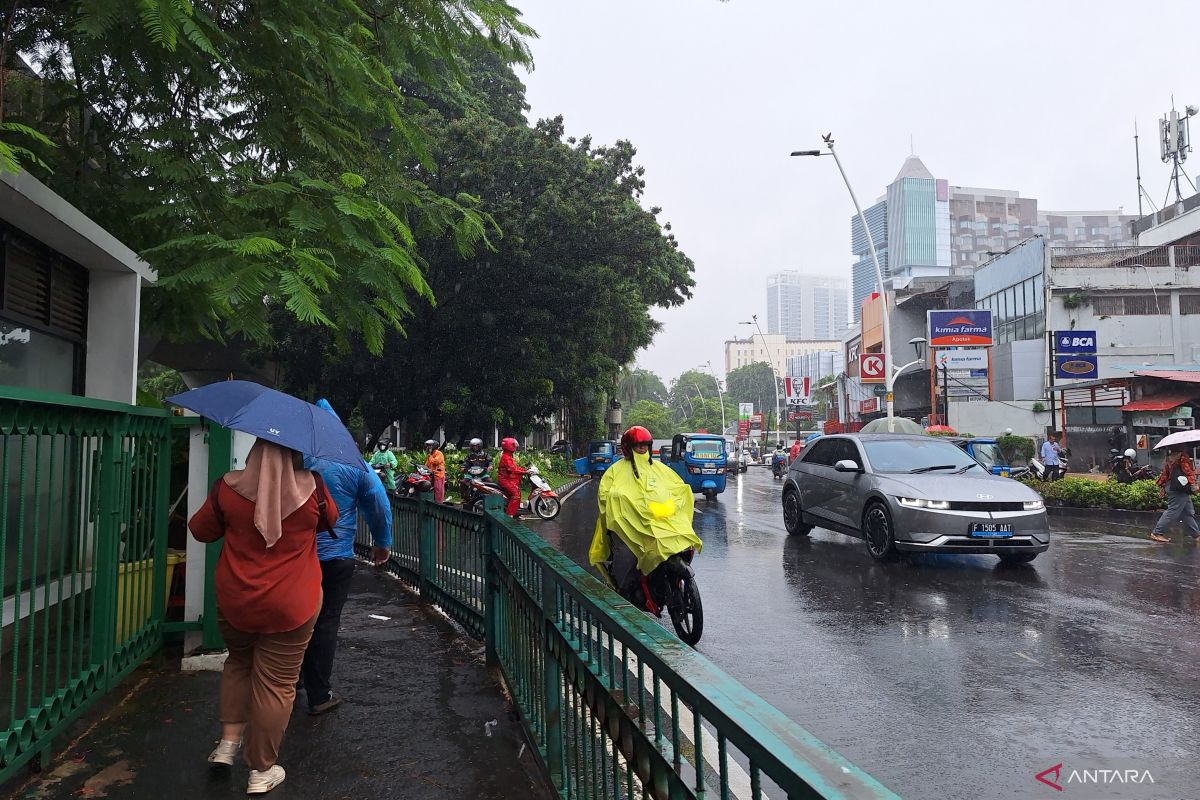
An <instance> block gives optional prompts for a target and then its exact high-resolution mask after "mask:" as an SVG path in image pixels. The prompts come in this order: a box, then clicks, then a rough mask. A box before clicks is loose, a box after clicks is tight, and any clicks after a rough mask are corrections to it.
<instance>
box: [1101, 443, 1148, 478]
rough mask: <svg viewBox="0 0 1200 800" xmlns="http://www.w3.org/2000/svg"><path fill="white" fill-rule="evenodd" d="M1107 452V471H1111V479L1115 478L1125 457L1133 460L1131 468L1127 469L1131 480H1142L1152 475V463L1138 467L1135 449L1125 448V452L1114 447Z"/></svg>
mask: <svg viewBox="0 0 1200 800" xmlns="http://www.w3.org/2000/svg"><path fill="white" fill-rule="evenodd" d="M1108 454H1109V462H1108V471H1109V472H1110V473H1111V475H1110V477H1111V479H1113V480H1116V479H1117V471H1118V470H1119V469H1120V468H1122V467H1123V466H1124V462H1125V458H1126V457H1129V458H1131V459H1133V460H1134V461H1133V464H1132V468H1131V469H1130V470H1129V479H1130V480H1131V481H1144V480H1147V479H1150V478H1153V477H1154V474H1155V469H1154V465H1152V464H1143V465H1142V466H1140V467H1139V466H1138V465H1137V460H1136V459H1137V452H1136V451H1135V450H1126V451H1125V452H1121V451H1120V450H1118V449H1116V448H1115V447H1114V448H1112V449H1111V450H1109V451H1108Z"/></svg>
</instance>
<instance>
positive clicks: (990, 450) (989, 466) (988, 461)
mask: <svg viewBox="0 0 1200 800" xmlns="http://www.w3.org/2000/svg"><path fill="white" fill-rule="evenodd" d="M952 441H953V442H954V443H955V444H956V445H958V446H959V447H961V448H962V449H963V450H966V451H967V455H969V456H971V458H973V459H975V460H976V461H978V462H979V463H980V464H981V465H982V466H983V468H984V469H986V470H987V471H988V472H990V473H992V474H993V475H999V476H1000V477H1001V478H1007V477H1008V476H1009V475H1011V474H1012V466H1011V465H1010V464H1009V463H1008V459H1007V458H1005V457H1004V453H1003V452H1001V451H1000V444H999V443H998V442H997V441H996V440H995V439H985V438H982V437H980V438H976V439H953V440H952Z"/></svg>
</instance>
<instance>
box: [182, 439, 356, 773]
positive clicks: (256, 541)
mask: <svg viewBox="0 0 1200 800" xmlns="http://www.w3.org/2000/svg"><path fill="white" fill-rule="evenodd" d="M337 519H338V507H337V504H336V503H335V502H334V500H333V498H332V497H330V495H329V492H328V490H327V489H326V488H325V485H324V482H323V481H322V480H320V479H319V478H318V477H317V476H316V475H315V474H314V473H312V472H309V471H308V470H306V469H303V461H302V457H301V455H300V454H299V453H298V452H296V451H295V450H290V449H288V448H286V447H281V446H279V445H277V444H273V443H271V442H269V441H265V440H263V439H259V440H258V441H256V442H255V443H254V446H253V447H252V448H250V455H249V456H248V458H247V459H246V468H245V469H241V470H233V471H231V472H228V473H226V474H225V475H224V476H223V477H222V478H220V479H219V480H218V481H217V482H216V483H214V484H213V487H212V491H210V492H209V495H208V498H207V499H206V500H205V502H204V504H203V505H202V506H201V507H200V510H199V511H197V512H196V513H195V514H194V515H193V516H192V518H191V519H190V520H189V521H188V527H189V528H190V529H191V531H192V535H193V536H195V537H196V539H197V540H199V541H201V542H215V541H217V540H218V539H222V538H223V539H224V540H225V542H224V547H222V548H221V555H220V558H219V559H218V560H217V568H216V590H217V625H218V627H219V628H220V631H221V634H222V636H224V637H225V644H226V646H227V647H228V649H229V655H228V657H227V658H226V660H225V668H224V670H223V672H222V673H221V700H220V719H221V739H220V741H219V742H218V743H217V746H216V749H214V750H213V751H212V753H210V754H209V756H208V761H209V763H210V764H213V765H225V766H232V765H233V761H234V757H235V756H236V755H237V752H238V750H239V749H241V750H242V758H243V759H244V760H245V762H246V765H247V766H249V767H250V779H249V781H248V783H247V785H246V793H247V794H265V793H266V792H269V791H271V790H272V789H274V788H275V787H276V786H278V785H279V784H281V783H283V780H284V778H285V776H286V773H285V772H284V769H283V767H282V766H280V765H279V764H278V759H279V746H280V743H281V742H282V741H283V734H284V731H285V730H287V724H288V719H289V718H290V717H291V713H292V702H293V700H294V699H295V696H296V678H297V676H298V675H299V674H300V664H301V662H302V661H303V660H304V650H305V648H306V647H307V646H308V641H309V638H310V637H311V636H312V632H313V626H314V625H315V624H316V621H317V612H318V610H319V608H320V605H321V567H320V565H319V563H318V561H317V531H318V530H329V529H330V528H331V527H332V525H333V523H334V522H336V521H337Z"/></svg>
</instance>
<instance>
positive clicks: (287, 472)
mask: <svg viewBox="0 0 1200 800" xmlns="http://www.w3.org/2000/svg"><path fill="white" fill-rule="evenodd" d="M225 483H226V484H227V485H228V486H229V488H230V489H233V490H234V491H235V492H237V493H238V494H240V495H241V496H242V497H244V498H246V499H247V500H249V501H250V502H251V503H254V527H255V528H258V532H259V533H261V534H262V537H263V539H264V540H265V541H266V543H267V547H273V546H274V545H275V543H276V542H278V541H279V537H280V536H282V535H283V521H284V520H285V519H287V518H288V517H289V516H291V515H292V514H293V513H295V511H296V510H297V509H298V508H300V507H301V506H302V505H304V504H305V503H307V502H308V498H310V497H312V494H313V492H314V491H316V488H317V482H316V479H315V478H313V476H312V473H311V472H309V471H308V470H306V469H300V470H298V469H296V468H295V467H294V466H293V465H292V451H291V450H289V449H287V448H286V447H280V446H279V445H277V444H274V443H273V442H268V441H264V440H263V439H259V440H258V441H256V442H255V443H254V446H253V447H251V448H250V455H249V456H248V457H247V458H246V468H245V469H235V470H231V471H230V472H228V473H226V475H225Z"/></svg>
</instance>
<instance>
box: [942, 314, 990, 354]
mask: <svg viewBox="0 0 1200 800" xmlns="http://www.w3.org/2000/svg"><path fill="white" fill-rule="evenodd" d="M927 313H928V322H929V337H928V338H929V346H930V347H991V346H992V312H991V311H990V310H987V309H981V308H968V309H956V310H951V311H929V312H927Z"/></svg>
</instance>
